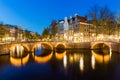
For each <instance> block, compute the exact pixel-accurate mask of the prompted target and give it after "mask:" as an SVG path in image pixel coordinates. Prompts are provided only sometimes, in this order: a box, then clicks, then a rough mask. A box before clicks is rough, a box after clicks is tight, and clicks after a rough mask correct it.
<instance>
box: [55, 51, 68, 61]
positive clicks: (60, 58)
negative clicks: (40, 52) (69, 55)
mask: <svg viewBox="0 0 120 80" xmlns="http://www.w3.org/2000/svg"><path fill="white" fill-rule="evenodd" d="M65 55H66V50H65V51H64V52H63V53H57V52H56V53H55V56H56V58H57V59H59V60H62V59H63V57H64V56H65Z"/></svg>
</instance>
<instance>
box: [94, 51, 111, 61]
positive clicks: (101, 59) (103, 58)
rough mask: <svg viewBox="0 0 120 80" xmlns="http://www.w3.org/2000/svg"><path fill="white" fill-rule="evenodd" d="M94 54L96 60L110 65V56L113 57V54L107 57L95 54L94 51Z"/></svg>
mask: <svg viewBox="0 0 120 80" xmlns="http://www.w3.org/2000/svg"><path fill="white" fill-rule="evenodd" d="M92 54H93V55H94V57H95V60H96V61H98V62H100V63H108V62H109V61H110V55H112V53H110V54H107V55H102V54H99V53H95V52H94V51H93V50H92Z"/></svg>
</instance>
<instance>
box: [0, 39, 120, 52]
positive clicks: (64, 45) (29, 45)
mask: <svg viewBox="0 0 120 80" xmlns="http://www.w3.org/2000/svg"><path fill="white" fill-rule="evenodd" d="M97 44H105V45H106V46H108V47H109V48H110V49H111V50H114V51H120V49H118V48H119V47H118V46H119V43H112V42H102V41H99V42H79V43H70V42H20V43H9V44H5V45H4V46H3V45H0V47H1V49H2V48H5V49H7V50H8V51H11V50H12V49H13V48H15V47H19V46H22V47H23V48H24V50H25V51H27V52H33V51H34V49H35V48H36V47H37V46H40V45H41V46H42V48H44V49H49V50H55V49H57V48H60V49H74V48H78V49H79V48H88V49H94V46H95V45H97ZM116 46H117V47H116ZM2 51H4V50H2Z"/></svg>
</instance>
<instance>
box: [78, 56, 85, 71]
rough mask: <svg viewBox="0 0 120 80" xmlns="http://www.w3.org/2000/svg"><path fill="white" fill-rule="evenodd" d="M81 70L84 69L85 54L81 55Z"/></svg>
mask: <svg viewBox="0 0 120 80" xmlns="http://www.w3.org/2000/svg"><path fill="white" fill-rule="evenodd" d="M79 67H80V70H81V71H84V60H83V56H81V57H80V64H79Z"/></svg>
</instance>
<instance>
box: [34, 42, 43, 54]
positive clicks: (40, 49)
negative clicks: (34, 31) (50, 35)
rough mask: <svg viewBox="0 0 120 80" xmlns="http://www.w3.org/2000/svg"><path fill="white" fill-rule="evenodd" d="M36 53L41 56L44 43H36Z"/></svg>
mask: <svg viewBox="0 0 120 80" xmlns="http://www.w3.org/2000/svg"><path fill="white" fill-rule="evenodd" d="M34 54H35V55H37V56H40V55H41V54H42V45H41V44H39V45H36V47H35V49H34Z"/></svg>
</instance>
